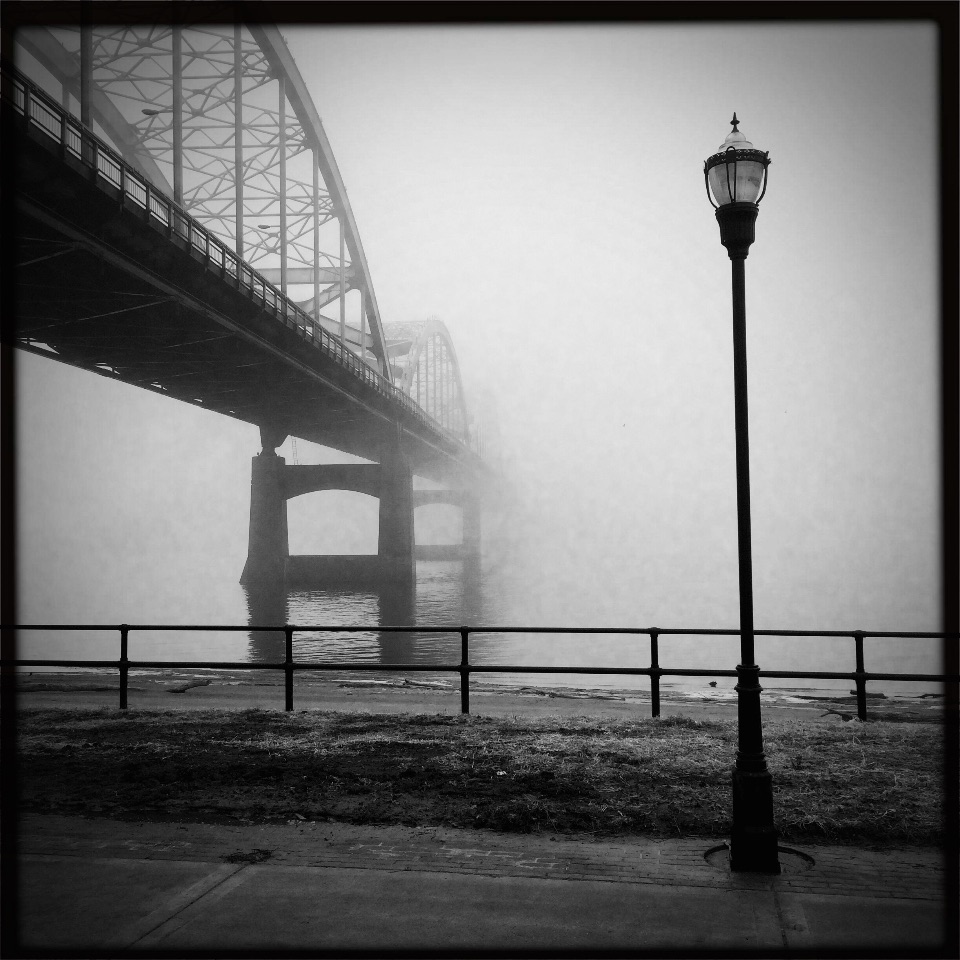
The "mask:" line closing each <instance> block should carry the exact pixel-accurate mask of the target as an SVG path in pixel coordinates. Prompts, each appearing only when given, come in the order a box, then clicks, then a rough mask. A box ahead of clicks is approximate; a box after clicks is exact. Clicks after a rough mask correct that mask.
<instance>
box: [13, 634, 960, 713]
mask: <svg viewBox="0 0 960 960" xmlns="http://www.w3.org/2000/svg"><path fill="white" fill-rule="evenodd" d="M0 630H66V631H72V630H86V631H97V630H99V631H105V630H109V631H119V633H120V659H119V660H79V659H75V658H53V659H36V658H23V659H21V658H17V659H12V660H11V659H6V660H2V661H0V668H2V669H3V670H4V671H6V670H8V669H16V668H17V667H39V666H44V667H52V666H66V667H71V666H72V667H77V666H83V667H105V668H112V669H116V670H118V671H119V674H120V709H121V710H126V709H127V678H128V675H129V672H130V670H131V669H167V668H170V667H178V668H179V667H193V668H197V669H213V670H282V671H283V672H284V699H285V709H286V710H287V711H292V710H293V700H294V682H293V681H294V674H295V673H296V671H298V670H313V671H320V672H326V671H330V672H332V671H367V670H373V671H383V672H392V673H403V672H412V673H417V672H424V673H426V672H430V673H458V674H459V675H460V712H461V713H464V714H468V713H469V712H470V675H471V674H473V673H548V674H576V675H588V676H648V677H650V694H651V696H650V708H651V715H652V716H654V717H659V716H660V678H661V677H665V676H671V677H736V676H737V672H736V670H713V669H709V670H708V669H700V668H687V667H669V668H665V667H661V666H660V662H659V638H660V636H662V635H664V634H666V635H671V636H676V635H684V636H738V635H739V631H738V630H726V629H697V628H684V627H467V626H460V627H430V626H393V627H391V626H370V625H363V626H345V625H344V626H341V625H331V624H324V625H316V626H304V625H296V624H289V623H287V624H283V625H282V626H276V625H275V626H242V625H238V624H228V625H223V624H221V625H216V626H212V625H210V624H202V625H201V624H192V625H191V624H138V625H131V624H126V623H124V624H18V625H9V626H0ZM133 630H136V631H140V632H153V631H160V630H163V631H173V632H183V631H205V632H211V633H212V632H217V633H227V632H243V633H265V632H269V633H282V634H283V637H284V659H283V660H282V661H278V662H257V663H251V662H249V661H246V660H243V661H226V660H130V659H129V656H128V653H129V637H130V632H131V631H133ZM307 632H310V633H361V632H362V633H420V634H439V635H442V634H459V635H460V662H459V663H415V664H414V663H371V662H369V661H333V662H322V661H321V662H314V661H299V662H298V661H297V660H296V659H295V658H294V655H293V639H294V634H295V633H307ZM491 633H497V634H504V633H532V634H554V635H559V634H592V635H610V634H612V635H633V636H639V635H644V634H645V635H647V636H648V637H649V639H650V666H649V667H595V666H593V667H591V666H556V665H549V666H548V665H530V664H477V665H473V664H471V663H470V635H471V634H491ZM754 635H755V636H758V637H849V638H852V639H853V641H854V656H855V660H856V668H855V670H854V671H853V672H845V671H833V670H807V671H804V670H763V671H761V675H762V676H764V677H771V678H777V679H798V680H850V681H852V682H853V683H854V684H855V685H856V696H857V716H858V717H859V719H860V720H866V719H867V682H868V681H872V680H892V681H915V682H928V683H957V682H960V675H957V674H942V673H868V672H867V671H866V668H865V666H864V648H863V641H864V639H865V638H867V637H872V638H883V637H887V638H896V639H902V640H911V639H930V640H945V639H951V640H957V639H958V634H956V633H938V632H913V631H906V632H896V631H887V630H877V631H868V630H755V631H754Z"/></svg>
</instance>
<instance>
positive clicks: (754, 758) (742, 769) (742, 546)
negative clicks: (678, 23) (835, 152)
mask: <svg viewBox="0 0 960 960" xmlns="http://www.w3.org/2000/svg"><path fill="white" fill-rule="evenodd" d="M730 122H731V124H732V125H733V130H731V132H730V133H729V134H728V135H727V138H726V140H725V141H724V142H723V144H722V145H721V146H720V149H719V150H718V152H717V153H715V154H713V156H711V157H709V158H708V159H707V160H706V162H705V163H704V167H703V175H704V181H705V184H706V188H707V197H708V199H709V200H710V202H711V204H713V206H714V207H715V209H716V215H717V222H718V223H719V224H720V242H721V243H722V244H723V245H724V246H725V247H726V248H727V254H728V255H729V257H730V262H731V267H732V270H733V383H734V421H735V424H736V447H737V546H738V557H739V571H740V664H739V665H738V666H737V687H736V689H737V759H736V763H735V765H734V768H733V829H732V831H731V837H730V869H731V870H738V871H745V870H749V871H754V872H759V873H779V872H780V861H779V859H778V857H777V831H776V828H775V826H774V823H773V782H772V779H771V777H770V772H769V771H768V770H767V760H766V757H765V756H764V753H763V728H762V724H761V718H760V689H761V688H760V668H759V667H758V666H757V663H756V660H755V657H754V642H753V640H754V633H753V631H754V627H753V560H752V556H751V543H750V443H749V438H748V429H747V425H748V423H747V329H746V306H745V302H744V261H745V260H746V259H747V253H748V252H749V249H750V244H751V243H753V240H754V225H755V223H756V220H757V213H758V212H759V207H758V204H759V202H760V200H762V199H763V195H764V193H765V192H766V189H767V166H768V164H769V163H770V156H769V154H768V153H767V152H765V151H762V150H755V149H754V147H753V144H752V143H750V142H749V141H748V140H747V139H746V138H745V137H744V135H743V134H742V133H741V132H740V130H739V128H738V125H739V121H738V120H737V115H736V114H734V115H733V120H731V121H730ZM711 194H712V196H711Z"/></svg>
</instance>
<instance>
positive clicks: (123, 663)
mask: <svg viewBox="0 0 960 960" xmlns="http://www.w3.org/2000/svg"><path fill="white" fill-rule="evenodd" d="M129 633H130V628H129V627H128V626H127V625H126V624H125V623H122V624H120V709H121V710H126V709H127V674H128V673H129V671H130V668H129V667H128V666H127V661H128V659H129V658H128V657H127V636H128V634H129Z"/></svg>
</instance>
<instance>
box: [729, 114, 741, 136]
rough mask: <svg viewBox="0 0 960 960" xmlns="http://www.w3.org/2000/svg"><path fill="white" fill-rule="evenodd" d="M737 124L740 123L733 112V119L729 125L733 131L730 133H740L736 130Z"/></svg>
mask: <svg viewBox="0 0 960 960" xmlns="http://www.w3.org/2000/svg"><path fill="white" fill-rule="evenodd" d="M739 122H740V121H739V120H738V119H737V113H736V111H734V113H733V119H732V120H731V121H730V123H731V124H732V125H733V130H731V131H730V132H731V133H739V132H740V131H739V130H738V128H737V124H738V123H739Z"/></svg>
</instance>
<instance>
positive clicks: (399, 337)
mask: <svg viewBox="0 0 960 960" xmlns="http://www.w3.org/2000/svg"><path fill="white" fill-rule="evenodd" d="M385 331H386V335H387V350H388V353H389V356H390V364H391V366H392V368H393V378H394V382H395V383H396V384H397V386H399V387H400V388H401V389H403V390H404V391H405V392H406V393H407V395H408V396H409V397H411V398H412V399H413V400H415V401H416V402H417V403H418V404H419V405H420V406H421V407H423V409H424V410H425V411H426V412H427V413H428V414H430V416H432V417H433V418H434V419H435V420H437V421H438V422H439V423H440V424H441V425H442V426H443V427H444V428H445V429H447V430H449V431H450V432H451V433H453V434H454V435H455V436H457V437H459V438H460V439H461V440H463V441H464V442H468V440H469V435H470V428H469V424H470V420H469V418H468V415H467V407H466V403H465V401H464V393H463V381H462V379H461V377H460V364H459V363H458V362H457V353H456V350H455V349H454V346H453V341H452V340H451V338H450V332H449V331H448V330H447V328H446V326H444V324H443V323H442V322H441V321H440V320H437V319H436V318H431V319H430V320H423V321H419V322H412V323H388V324H387V325H386V326H385Z"/></svg>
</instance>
